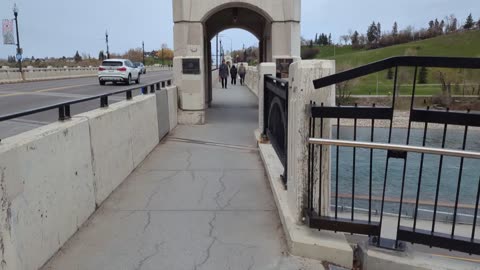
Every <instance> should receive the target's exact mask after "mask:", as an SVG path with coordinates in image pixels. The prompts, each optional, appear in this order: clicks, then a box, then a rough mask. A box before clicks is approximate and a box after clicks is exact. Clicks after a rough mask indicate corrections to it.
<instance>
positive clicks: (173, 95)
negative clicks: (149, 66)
mask: <svg viewBox="0 0 480 270" xmlns="http://www.w3.org/2000/svg"><path fill="white" fill-rule="evenodd" d="M166 90H167V98H168V117H169V124H170V131H172V130H173V129H174V128H175V127H177V125H178V90H177V87H176V86H168V87H167V88H166Z"/></svg>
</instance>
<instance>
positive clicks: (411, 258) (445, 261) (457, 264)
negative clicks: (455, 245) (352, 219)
mask: <svg viewBox="0 0 480 270" xmlns="http://www.w3.org/2000/svg"><path fill="white" fill-rule="evenodd" d="M359 249H360V252H359V255H360V260H361V261H362V265H363V269H368V270H384V269H390V270H478V269H480V264H478V263H473V262H464V261H459V260H452V259H449V258H441V257H437V256H433V255H431V254H426V253H422V252H416V251H415V250H414V246H412V245H410V244H409V245H408V248H407V251H405V252H395V251H389V250H385V249H379V248H376V247H369V246H367V244H366V243H362V244H360V245H359Z"/></svg>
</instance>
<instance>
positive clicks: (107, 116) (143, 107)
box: [76, 95, 168, 206]
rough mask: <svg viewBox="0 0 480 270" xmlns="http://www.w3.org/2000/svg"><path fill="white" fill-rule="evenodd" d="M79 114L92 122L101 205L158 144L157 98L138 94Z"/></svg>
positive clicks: (96, 192)
mask: <svg viewBox="0 0 480 270" xmlns="http://www.w3.org/2000/svg"><path fill="white" fill-rule="evenodd" d="M76 117H79V118H85V119H88V121H89V125H90V136H91V153H92V164H93V166H92V168H93V173H94V176H95V201H96V205H97V206H98V205H100V204H101V203H102V202H103V201H104V200H105V199H106V198H107V197H108V195H110V193H111V192H112V191H113V190H114V189H115V188H117V186H118V185H119V184H121V183H122V182H123V180H124V179H125V178H126V177H127V176H128V175H129V174H130V173H131V172H132V171H133V169H135V168H136V167H137V166H138V164H140V162H142V161H143V160H144V159H145V157H146V156H147V155H148V153H150V151H151V150H152V149H153V148H154V147H155V146H156V145H157V144H158V142H159V136H158V121H157V105H156V99H155V96H153V95H147V96H138V97H135V98H134V99H133V100H132V101H125V102H119V103H115V104H113V105H110V106H109V107H108V108H106V109H103V108H102V109H97V110H94V111H91V112H87V113H84V114H80V115H78V116H76ZM167 124H168V123H167ZM167 128H168V127H167Z"/></svg>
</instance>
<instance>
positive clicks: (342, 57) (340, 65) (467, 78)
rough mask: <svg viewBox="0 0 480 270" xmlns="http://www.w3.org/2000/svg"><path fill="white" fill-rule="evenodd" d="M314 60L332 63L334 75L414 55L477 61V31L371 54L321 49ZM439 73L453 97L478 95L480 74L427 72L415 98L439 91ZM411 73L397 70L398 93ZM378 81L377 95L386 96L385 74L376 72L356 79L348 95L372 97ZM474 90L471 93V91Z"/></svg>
mask: <svg viewBox="0 0 480 270" xmlns="http://www.w3.org/2000/svg"><path fill="white" fill-rule="evenodd" d="M319 48H320V52H319V54H318V55H317V56H316V58H318V59H334V60H336V62H337V71H342V70H346V69H350V68H354V67H357V66H361V65H365V64H368V63H372V62H375V61H379V60H382V59H385V58H389V57H393V56H403V55H416V56H452V57H453V56H457V57H480V31H468V32H463V33H457V34H452V35H446V36H440V37H436V38H432V39H427V40H421V41H417V42H410V43H406V44H401V45H395V46H390V47H386V48H381V49H375V50H365V49H353V48H352V47H351V46H344V47H337V48H335V56H333V55H334V48H333V46H321V47H319ZM439 71H442V72H444V73H446V74H448V77H449V79H450V81H451V82H452V85H454V86H452V88H453V89H454V90H455V91H454V94H463V93H464V92H465V93H466V94H472V93H475V94H477V93H478V91H480V89H477V88H480V71H472V70H461V71H459V70H445V69H433V68H432V69H428V80H427V84H424V85H418V86H417V94H425V95H431V94H436V93H437V92H439V91H440V90H441V88H440V81H439V79H438V77H439ZM413 73H414V71H413V69H412V68H400V69H399V75H400V76H399V77H400V84H401V87H400V89H401V93H402V94H408V93H410V92H411V88H412V86H411V85H412V83H413ZM377 77H378V93H379V94H389V93H391V92H392V89H393V82H392V80H388V79H387V71H384V72H379V73H378V76H377V74H372V75H369V76H365V77H362V78H360V79H359V80H357V81H355V82H353V83H352V89H351V92H352V94H366V95H368V94H372V95H373V94H376V93H377ZM473 87H474V88H475V90H474V89H473Z"/></svg>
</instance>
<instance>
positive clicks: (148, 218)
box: [143, 211, 152, 233]
mask: <svg viewBox="0 0 480 270" xmlns="http://www.w3.org/2000/svg"><path fill="white" fill-rule="evenodd" d="M151 222H152V213H151V212H150V211H147V224H145V226H143V233H145V232H146V231H147V229H148V226H150V223H151Z"/></svg>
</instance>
